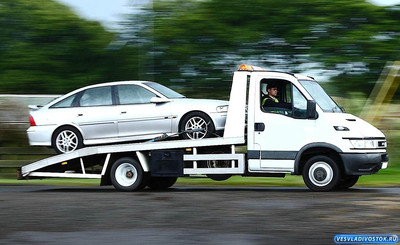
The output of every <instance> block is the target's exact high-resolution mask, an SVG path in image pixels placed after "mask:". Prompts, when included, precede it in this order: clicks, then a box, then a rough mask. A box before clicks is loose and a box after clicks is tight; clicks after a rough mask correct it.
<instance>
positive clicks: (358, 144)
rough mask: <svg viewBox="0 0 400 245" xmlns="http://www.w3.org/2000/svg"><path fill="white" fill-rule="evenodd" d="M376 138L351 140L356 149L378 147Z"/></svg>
mask: <svg viewBox="0 0 400 245" xmlns="http://www.w3.org/2000/svg"><path fill="white" fill-rule="evenodd" d="M375 142H376V141H375V140H350V143H351V145H352V146H353V148H355V149H376V148H378V147H377V146H376V145H375Z"/></svg>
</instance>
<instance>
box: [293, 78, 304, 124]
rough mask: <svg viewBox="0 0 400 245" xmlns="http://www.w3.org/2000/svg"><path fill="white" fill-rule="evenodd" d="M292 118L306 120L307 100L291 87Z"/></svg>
mask: <svg viewBox="0 0 400 245" xmlns="http://www.w3.org/2000/svg"><path fill="white" fill-rule="evenodd" d="M293 117H294V118H300V119H301V118H307V99H306V98H305V97H304V96H303V94H302V93H301V92H300V91H299V90H298V89H297V88H296V87H295V86H293Z"/></svg>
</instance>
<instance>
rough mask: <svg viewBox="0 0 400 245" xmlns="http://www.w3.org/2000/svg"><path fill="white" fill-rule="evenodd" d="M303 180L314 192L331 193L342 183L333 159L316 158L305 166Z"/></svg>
mask: <svg viewBox="0 0 400 245" xmlns="http://www.w3.org/2000/svg"><path fill="white" fill-rule="evenodd" d="M303 180H304V183H305V184H306V185H307V187H308V188H309V189H310V190H312V191H330V190H332V189H334V188H335V187H336V186H337V185H338V183H339V181H340V170H339V167H338V165H337V163H336V162H335V161H334V160H332V158H330V157H328V156H323V155H320V156H314V157H312V158H310V159H309V160H308V161H307V162H306V164H305V165H304V169H303Z"/></svg>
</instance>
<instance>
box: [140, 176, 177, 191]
mask: <svg viewBox="0 0 400 245" xmlns="http://www.w3.org/2000/svg"><path fill="white" fill-rule="evenodd" d="M177 179H178V178H177V177H150V180H149V183H148V184H147V186H148V187H149V188H150V189H153V190H166V189H168V188H170V187H171V186H173V185H174V184H175V182H176V180H177Z"/></svg>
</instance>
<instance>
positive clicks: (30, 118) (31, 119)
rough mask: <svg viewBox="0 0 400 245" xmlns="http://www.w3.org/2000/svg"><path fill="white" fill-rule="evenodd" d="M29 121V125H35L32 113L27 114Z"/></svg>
mask: <svg viewBox="0 0 400 245" xmlns="http://www.w3.org/2000/svg"><path fill="white" fill-rule="evenodd" d="M29 123H30V124H31V126H36V122H35V119H33V116H32V115H30V116H29Z"/></svg>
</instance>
